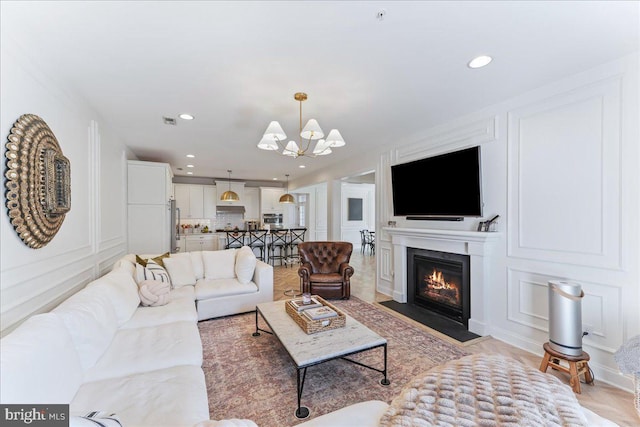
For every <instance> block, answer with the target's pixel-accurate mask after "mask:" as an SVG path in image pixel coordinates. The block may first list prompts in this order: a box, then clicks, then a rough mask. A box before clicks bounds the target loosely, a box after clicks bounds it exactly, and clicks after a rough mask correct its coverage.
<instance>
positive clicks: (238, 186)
mask: <svg viewBox="0 0 640 427" xmlns="http://www.w3.org/2000/svg"><path fill="white" fill-rule="evenodd" d="M216 188H217V191H218V194H217V197H218V200H217V201H216V204H218V205H230V206H244V205H245V195H244V190H245V189H244V182H238V181H232V182H231V183H229V181H216ZM229 188H231V191H234V192H235V193H236V194H237V195H238V197H239V198H240V200H239V201H237V202H223V201H222V200H220V197H221V196H222V193H224V192H225V191H228V190H229Z"/></svg>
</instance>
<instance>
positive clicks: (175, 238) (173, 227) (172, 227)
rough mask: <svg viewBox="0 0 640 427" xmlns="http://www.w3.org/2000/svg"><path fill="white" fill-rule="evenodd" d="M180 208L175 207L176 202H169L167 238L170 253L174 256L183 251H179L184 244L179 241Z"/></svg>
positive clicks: (182, 241)
mask: <svg viewBox="0 0 640 427" xmlns="http://www.w3.org/2000/svg"><path fill="white" fill-rule="evenodd" d="M180 237H181V236H180V208H177V207H176V201H175V200H170V201H169V238H170V243H169V247H170V248H171V249H170V250H171V253H172V254H174V253H176V252H178V251H180V250H183V251H184V248H182V249H181V246H182V245H183V244H184V239H183V240H181V239H180Z"/></svg>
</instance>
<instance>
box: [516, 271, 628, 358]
mask: <svg viewBox="0 0 640 427" xmlns="http://www.w3.org/2000/svg"><path fill="white" fill-rule="evenodd" d="M556 279H566V280H573V279H572V278H567V277H558V276H557V275H550V274H544V273H541V272H539V271H536V272H534V271H527V270H523V269H515V268H508V269H507V319H508V320H509V321H511V322H514V323H516V324H519V325H522V326H526V327H528V328H534V329H537V330H538V331H541V332H543V333H544V335H543V336H544V338H543V341H540V343H539V344H540V346H542V344H543V343H544V342H545V341H546V338H547V337H548V331H549V317H548V313H549V301H548V283H549V281H550V280H556ZM576 281H577V282H579V283H580V284H581V285H582V290H583V291H584V294H585V296H584V298H583V299H582V303H581V305H582V307H581V308H582V325H583V327H588V329H590V330H591V332H590V334H589V335H588V336H586V337H585V338H584V339H583V343H584V345H588V346H590V347H593V348H597V349H599V350H602V351H604V352H606V353H608V354H613V353H614V352H615V351H616V349H617V347H618V346H619V344H618V343H620V342H622V341H623V336H622V331H623V323H622V322H623V321H622V319H623V318H624V316H623V313H624V309H623V305H622V289H621V288H620V287H619V286H614V285H610V284H604V283H596V282H591V281H585V280H576Z"/></svg>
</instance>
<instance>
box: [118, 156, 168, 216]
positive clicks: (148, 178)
mask: <svg viewBox="0 0 640 427" xmlns="http://www.w3.org/2000/svg"><path fill="white" fill-rule="evenodd" d="M127 171H128V172H127V191H128V195H127V202H128V204H130V205H163V204H166V203H167V202H168V201H169V199H170V198H171V194H172V191H171V190H172V189H171V177H172V173H171V167H170V166H169V164H168V163H156V162H141V161H137V160H130V161H129V162H128V168H127Z"/></svg>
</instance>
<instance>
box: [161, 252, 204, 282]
mask: <svg viewBox="0 0 640 427" xmlns="http://www.w3.org/2000/svg"><path fill="white" fill-rule="evenodd" d="M164 267H165V268H166V269H167V272H168V273H169V277H170V278H171V284H172V285H173V287H174V288H179V287H180V286H187V285H195V284H196V280H197V279H196V273H195V271H194V270H193V261H191V257H190V256H180V257H174V256H172V257H170V258H165V260H164Z"/></svg>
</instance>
